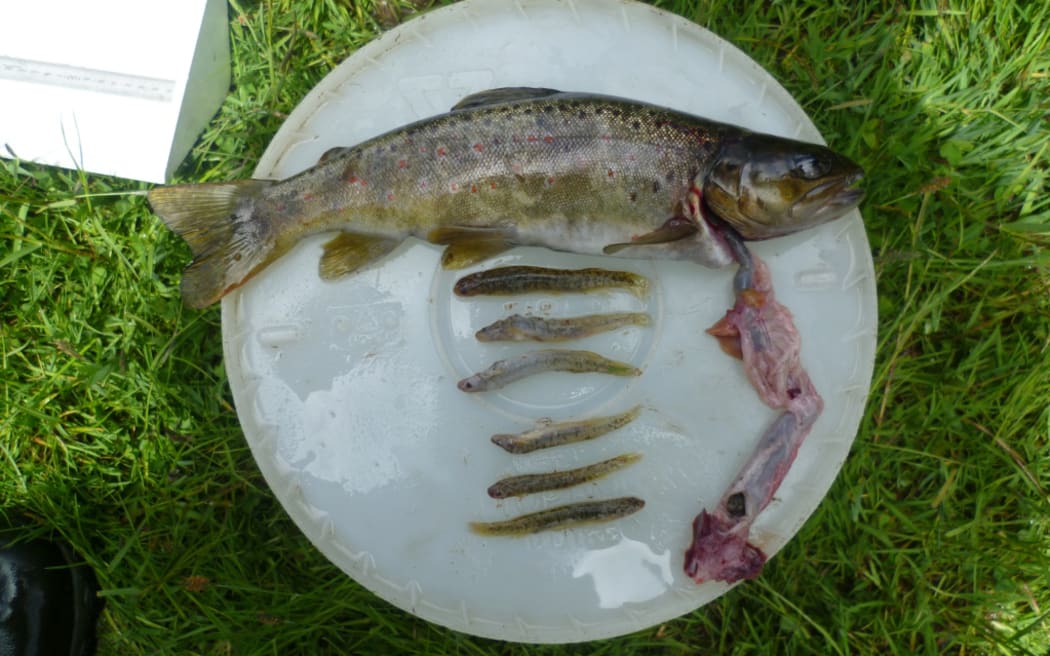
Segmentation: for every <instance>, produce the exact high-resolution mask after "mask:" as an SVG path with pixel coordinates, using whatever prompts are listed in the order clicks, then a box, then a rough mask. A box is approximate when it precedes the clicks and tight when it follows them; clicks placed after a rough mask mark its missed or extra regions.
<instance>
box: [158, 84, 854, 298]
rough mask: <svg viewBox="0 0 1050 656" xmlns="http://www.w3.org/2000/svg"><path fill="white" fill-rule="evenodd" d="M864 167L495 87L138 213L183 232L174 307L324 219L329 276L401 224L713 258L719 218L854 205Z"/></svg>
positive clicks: (365, 259)
mask: <svg viewBox="0 0 1050 656" xmlns="http://www.w3.org/2000/svg"><path fill="white" fill-rule="evenodd" d="M862 175H863V172H862V170H861V168H860V167H859V166H857V165H856V164H855V163H853V162H852V161H850V160H849V159H848V158H846V157H844V156H842V155H839V154H837V153H835V152H833V151H831V150H829V149H828V148H825V147H823V146H820V145H817V144H811V143H805V142H800V141H795V140H791V139H785V138H782V137H776V136H772V135H767V134H761V133H755V132H751V131H749V130H745V129H743V128H740V127H737V126H733V125H728V124H725V123H719V122H715V121H711V120H708V119H704V118H701V117H697V116H693V115H690V114H686V113H683V112H678V111H675V110H672V109H666V108H663V107H658V106H655V105H650V104H647V103H643V102H638V101H634V100H627V99H623V98H615V97H609V96H600V95H591V94H583V93H566V92H561V91H556V90H553V89H535V88H504V89H495V90H491V91H484V92H480V93H477V94H474V95H472V96H468V97H467V98H465V99H463V100H462V101H461V102H460V103H459V104H457V105H456V106H455V107H453V108H452V110H451V111H449V112H447V113H445V114H441V115H438V116H434V117H432V118H428V119H423V120H421V121H417V122H415V123H412V124H409V125H406V126H404V127H402V128H399V129H395V130H392V131H390V132H387V133H385V134H383V135H380V136H377V137H375V138H373V139H370V140H368V141H365V142H363V143H361V144H359V145H356V146H352V147H346V148H336V149H332V150H330V151H328V152H327V153H325V155H324V156H323V157H322V158H321V161H320V162H319V163H318V164H317V165H316V166H314V167H313V168H311V169H308V170H306V171H304V172H302V173H300V174H298V175H295V176H292V177H290V178H287V179H285V180H281V181H267V180H242V181H235V182H222V183H205V184H190V185H176V186H169V187H158V188H155V189H153V190H151V191H150V192H149V194H148V197H149V201H150V203H151V205H152V207H153V209H154V211H155V212H156V213H157V214H158V215H159V216H160V218H161V219H162V220H163V221H164V223H165V224H166V225H167V226H168V227H169V228H170V229H171V230H173V231H174V232H176V233H178V234H179V235H180V236H182V237H183V239H185V240H186V242H187V243H188V244H189V246H190V248H191V250H192V252H193V261H192V262H191V264H190V265H189V266H188V267H187V268H186V270H185V272H184V274H183V279H182V296H183V299H184V301H185V303H186V304H187V305H189V306H190V307H194V308H203V307H207V306H208V305H211V304H212V303H215V302H216V301H218V300H219V299H221V298H222V297H223V296H224V295H225V294H227V293H228V292H230V291H232V290H233V289H236V288H237V287H239V286H241V285H242V284H244V283H245V282H246V281H247V280H249V279H250V278H251V277H252V276H254V275H255V274H257V273H258V272H260V271H261V270H263V269H264V268H265V267H266V266H267V265H269V264H270V263H272V262H273V261H275V260H276V259H278V258H279V257H281V256H282V255H283V254H284V253H286V252H288V251H289V250H290V249H291V248H292V247H293V246H294V245H295V244H296V243H298V242H299V241H300V240H301V239H303V238H304V237H306V236H309V235H312V234H317V233H322V232H333V231H335V232H338V233H339V234H338V236H336V237H334V238H333V239H332V240H331V241H329V242H328V243H327V244H326V245H325V248H324V254H323V255H322V258H321V263H320V269H319V273H320V276H321V277H322V278H324V279H335V278H338V277H340V276H343V275H345V274H348V273H351V272H353V271H355V270H357V269H359V268H360V267H362V266H364V265H366V264H368V263H370V262H374V261H378V260H380V259H382V258H383V256H385V255H386V254H388V253H389V252H390V251H392V250H393V249H394V248H395V247H396V246H397V245H398V244H399V243H400V242H402V241H403V240H404V239H406V238H407V237H409V236H414V237H417V238H421V239H424V240H427V241H429V242H431V243H435V244H441V245H444V246H446V249H445V251H444V253H443V256H442V264H443V265H444V266H445V267H447V268H461V267H465V266H468V265H470V264H473V263H476V262H479V261H482V260H484V259H486V258H488V257H491V256H493V255H496V254H498V253H501V252H503V251H505V250H508V249H510V248H513V247H514V246H519V245H533V246H545V247H547V248H551V249H554V250H559V251H569V252H574V253H582V254H606V255H616V256H620V257H636V258H666V259H683V260H690V261H694V262H697V263H699V264H701V265H704V266H707V267H715V268H718V267H725V266H727V265H729V264H730V263H731V262H732V261H733V258H732V254H731V252H730V249H729V247H728V246H727V244H726V243H725V240H724V238H723V237H722V234H721V233H722V231H723V229H724V228H720V227H716V226H717V225H718V222H719V221H721V222H724V224H725V225H727V226H729V228H731V229H733V230H735V231H736V232H737V233H739V234H740V235H741V236H742V237H743V238H745V239H752V240H756V239H767V238H772V237H777V236H781V235H785V234H789V233H793V232H797V231H799V230H804V229H806V228H809V227H812V226H816V225H819V224H821V223H824V222H826V221H829V220H832V219H834V218H837V217H839V216H841V215H843V214H845V213H846V212H847V211H849V210H851V209H852V208H854V207H855V206H856V205H857V203H858V202H859V201H860V199H861V196H862V192H861V191H860V190H859V189H857V188H856V186H855V185H856V183H857V182H859V180H860V179H861V177H862Z"/></svg>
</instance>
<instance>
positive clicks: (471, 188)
mask: <svg viewBox="0 0 1050 656" xmlns="http://www.w3.org/2000/svg"><path fill="white" fill-rule="evenodd" d="M470 193H472V194H476V193H478V186H477V185H470Z"/></svg>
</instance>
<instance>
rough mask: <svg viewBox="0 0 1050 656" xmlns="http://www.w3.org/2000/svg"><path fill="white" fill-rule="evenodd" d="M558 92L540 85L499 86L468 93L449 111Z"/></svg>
mask: <svg viewBox="0 0 1050 656" xmlns="http://www.w3.org/2000/svg"><path fill="white" fill-rule="evenodd" d="M558 93H561V91H558V90H557V89H544V88H541V87H500V88H499V89H488V90H486V91H479V92H477V93H472V94H470V95H469V96H467V97H466V98H464V99H463V100H460V101H459V102H458V103H456V104H455V105H453V106H452V110H451V111H453V112H456V111H459V110H461V109H473V108H475V107H484V106H485V105H499V104H502V103H508V102H513V101H515V100H535V99H537V98H546V97H547V96H553V95H555V94H558Z"/></svg>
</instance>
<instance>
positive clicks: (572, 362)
mask: <svg viewBox="0 0 1050 656" xmlns="http://www.w3.org/2000/svg"><path fill="white" fill-rule="evenodd" d="M544 371H567V372H569V373H574V374H585V373H602V374H610V375H613V376H639V375H641V373H642V371H641V370H640V369H638V368H637V367H635V366H633V365H630V364H628V363H626V362H620V361H619V360H610V359H609V358H606V357H603V356H601V355H598V354H597V353H594V352H592V351H571V350H562V349H540V350H538V351H530V352H528V353H525V354H524V355H519V356H518V357H516V358H508V359H506V360H497V361H496V362H494V363H492V365H491V366H490V367H489V368H488V369H485V370H484V371H480V372H478V373H476V374H474V375H473V376H468V377H466V378H464V379H463V380H461V381H459V383H458V387H459V389H461V390H462V391H464V392H485V391H488V390H494V389H499V388H501V387H503V386H504V385H507V384H508V383H512V382H514V381H516V380H520V379H522V378H525V377H526V376H531V375H533V374H538V373H540V372H544Z"/></svg>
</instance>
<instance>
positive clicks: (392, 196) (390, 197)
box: [386, 194, 394, 203]
mask: <svg viewBox="0 0 1050 656" xmlns="http://www.w3.org/2000/svg"><path fill="white" fill-rule="evenodd" d="M386 199H387V200H388V201H390V202H391V203H392V202H394V194H387V195H386Z"/></svg>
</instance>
